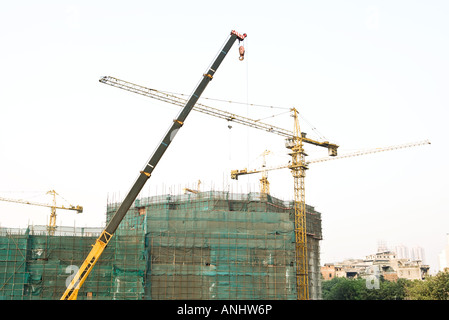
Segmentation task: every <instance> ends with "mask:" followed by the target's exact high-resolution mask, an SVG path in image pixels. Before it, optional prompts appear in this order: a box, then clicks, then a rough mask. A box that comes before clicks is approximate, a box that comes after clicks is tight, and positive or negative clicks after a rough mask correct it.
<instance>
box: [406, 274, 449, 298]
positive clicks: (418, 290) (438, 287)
mask: <svg viewBox="0 0 449 320" xmlns="http://www.w3.org/2000/svg"><path fill="white" fill-rule="evenodd" d="M406 292H407V298H408V299H410V300H448V299H449V273H448V272H439V273H438V274H437V275H435V276H429V277H427V278H426V280H424V281H419V280H414V281H411V282H410V283H409V284H408V285H407V287H406Z"/></svg>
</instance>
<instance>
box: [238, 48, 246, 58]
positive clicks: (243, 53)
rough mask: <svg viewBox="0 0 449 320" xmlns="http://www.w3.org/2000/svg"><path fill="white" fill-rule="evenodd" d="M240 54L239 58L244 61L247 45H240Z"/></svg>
mask: <svg viewBox="0 0 449 320" xmlns="http://www.w3.org/2000/svg"><path fill="white" fill-rule="evenodd" d="M239 54H240V57H239V60H240V61H242V60H243V56H244V55H245V47H244V46H240V47H239Z"/></svg>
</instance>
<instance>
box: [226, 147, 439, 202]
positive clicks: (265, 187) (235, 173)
mask: <svg viewBox="0 0 449 320" xmlns="http://www.w3.org/2000/svg"><path fill="white" fill-rule="evenodd" d="M427 144H431V143H430V141H429V140H423V141H417V142H410V143H404V144H399V145H392V146H388V147H383V148H374V149H367V150H360V151H356V152H352V153H347V154H342V155H339V156H335V157H323V158H317V159H312V160H309V161H306V165H307V166H308V165H309V164H312V163H319V162H326V161H330V160H338V159H345V158H351V157H358V156H363V155H367V154H372V153H378V152H385V151H393V150H398V149H404V148H411V147H417V146H423V145H427ZM267 152H269V151H267V150H265V151H264V152H263V153H262V154H263V155H264V154H267ZM290 165H291V164H290V163H289V164H284V165H279V166H273V167H267V166H266V161H265V159H264V162H263V164H262V166H261V167H260V168H257V169H251V170H248V169H247V168H245V169H242V170H232V171H231V179H235V180H238V177H239V176H241V175H247V174H253V173H259V172H261V173H262V178H261V179H260V190H261V193H267V194H269V182H268V180H267V171H271V170H279V169H286V168H289V167H290Z"/></svg>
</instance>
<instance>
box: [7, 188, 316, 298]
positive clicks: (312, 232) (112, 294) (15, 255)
mask: <svg viewBox="0 0 449 320" xmlns="http://www.w3.org/2000/svg"><path fill="white" fill-rule="evenodd" d="M118 206H119V203H108V205H107V214H106V220H109V219H110V218H111V217H112V216H113V214H114V213H115V211H116V210H117V208H118ZM306 209H307V219H306V221H307V248H308V250H307V253H308V259H307V262H308V274H309V295H310V299H320V295H321V287H320V285H321V280H320V261H319V256H320V252H319V251H320V246H319V241H320V240H321V239H322V233H321V214H320V213H319V212H316V211H315V210H314V208H313V207H311V206H307V207H306ZM101 232H102V228H75V227H57V229H56V231H55V232H54V234H53V235H50V234H49V233H48V232H47V228H46V227H36V226H33V227H32V226H30V227H29V228H27V229H26V230H23V229H20V230H18V229H0V299H8V300H9V299H14V300H20V299H24V300H29V299H60V297H61V295H62V293H63V292H64V290H65V288H66V286H67V283H68V281H69V282H70V280H71V277H73V275H74V273H75V272H76V271H77V268H79V266H80V265H81V264H82V262H83V261H84V259H85V258H86V256H87V254H88V253H89V251H90V249H91V247H92V244H93V243H95V239H96V238H98V236H99V235H100V233H101ZM295 263H296V262H295V233H294V206H293V201H282V200H280V199H277V198H275V197H272V196H270V195H267V194H262V193H247V194H236V193H231V192H222V191H208V192H198V193H188V194H181V195H164V196H153V197H146V198H140V199H137V200H136V201H135V203H134V205H133V206H132V207H131V208H130V210H129V211H128V213H127V215H126V216H125V218H124V220H123V221H122V222H121V224H120V226H119V228H118V230H117V232H116V234H115V235H114V237H113V238H112V240H111V241H110V242H109V244H108V247H107V248H106V250H105V251H104V252H103V254H102V256H101V258H100V259H99V261H98V262H97V264H96V265H95V267H94V268H93V270H92V272H91V274H90V275H89V277H88V279H87V280H86V282H85V283H84V285H83V286H82V287H81V289H80V291H79V293H78V299H79V300H85V299H92V300H95V299H102V300H111V299H119V300H123V299H132V300H141V299H164V300H168V299H197V300H199V299H201V300H227V299H245V300H252V299H281V300H294V299H296V298H297V297H296V295H297V291H296V278H295V277H296V274H295V272H296V267H295Z"/></svg>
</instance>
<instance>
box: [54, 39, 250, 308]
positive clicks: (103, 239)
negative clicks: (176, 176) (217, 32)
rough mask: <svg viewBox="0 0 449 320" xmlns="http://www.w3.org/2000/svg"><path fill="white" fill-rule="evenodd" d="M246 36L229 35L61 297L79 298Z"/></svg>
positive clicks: (66, 298) (68, 298) (65, 298)
mask: <svg viewBox="0 0 449 320" xmlns="http://www.w3.org/2000/svg"><path fill="white" fill-rule="evenodd" d="M245 38H246V33H244V34H240V33H238V32H236V31H235V30H232V31H231V33H230V35H229V36H228V38H227V41H226V42H225V44H224V46H223V48H222V49H221V50H220V52H219V53H218V55H217V56H216V58H215V60H214V61H213V63H212V64H211V66H210V67H209V68H208V70H207V71H206V73H204V74H203V78H202V80H201V81H200V83H199V84H198V85H197V87H196V89H195V91H194V92H193V93H192V95H191V96H190V98H189V99H188V101H187V102H186V104H185V105H184V107H183V108H182V109H181V111H180V112H179V113H178V115H177V117H176V119H174V120H173V123H172V124H171V126H170V127H169V129H168V131H167V133H166V134H165V136H164V137H163V138H162V141H161V142H160V144H159V145H158V147H157V148H156V150H155V151H154V152H153V154H152V156H151V157H150V159H149V161H148V162H147V163H146V164H145V166H144V168H143V170H141V171H140V175H139V176H138V177H137V180H136V181H135V182H134V184H133V186H132V187H131V189H130V190H129V192H128V194H127V195H126V197H125V199H124V200H123V202H122V204H121V205H120V207H119V208H118V209H117V211H116V213H115V214H114V216H113V217H112V218H111V220H110V221H109V223H108V224H107V225H106V228H105V229H104V230H103V232H102V233H101V235H100V236H99V237H98V239H97V240H96V242H95V244H94V245H93V248H92V250H91V251H90V253H89V254H88V255H87V258H86V259H85V260H84V262H83V264H82V265H81V268H80V269H79V270H78V272H77V273H76V274H75V276H74V277H73V279H72V281H71V282H70V284H69V285H68V286H67V289H66V291H65V292H64V294H63V295H62V297H61V300H76V298H77V296H78V291H79V289H80V287H81V286H82V285H83V283H84V281H86V278H87V276H88V275H89V273H90V272H91V271H92V268H93V267H94V265H95V263H96V262H97V261H98V259H99V258H100V256H101V254H102V253H103V251H104V250H105V248H106V246H107V245H108V243H109V241H110V240H111V238H112V236H113V235H114V233H115V231H116V230H117V228H118V226H119V224H120V222H121V221H122V220H123V218H124V217H125V215H126V213H127V212H128V209H129V208H130V207H131V205H132V204H133V202H134V201H135V200H136V198H137V196H138V195H139V193H140V191H141V190H142V188H143V186H144V185H145V183H146V181H147V180H148V179H149V178H150V176H151V173H152V172H153V170H154V168H155V167H156V165H157V164H158V162H159V161H160V160H161V158H162V156H163V154H164V153H165V151H166V150H167V148H168V146H169V145H170V143H171V142H172V140H173V139H174V137H175V136H176V134H177V132H178V131H179V129H180V128H181V127H182V125H183V124H184V121H185V119H186V118H187V116H188V115H189V113H190V111H191V110H192V108H193V106H194V105H195V103H196V102H197V101H198V99H199V97H200V96H201V94H202V93H203V91H204V89H205V88H206V86H207V85H208V84H209V82H210V81H211V80H212V78H213V76H214V74H215V72H216V71H217V69H218V67H219V66H220V64H221V63H222V61H223V60H224V58H225V57H226V55H227V53H228V52H229V50H230V49H231V47H232V45H233V44H234V42H235V41H236V40H238V41H239V42H241V41H243V40H244V39H245ZM242 57H243V56H242V52H240V60H242V59H241V58H242Z"/></svg>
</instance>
